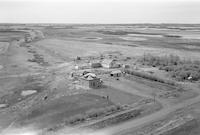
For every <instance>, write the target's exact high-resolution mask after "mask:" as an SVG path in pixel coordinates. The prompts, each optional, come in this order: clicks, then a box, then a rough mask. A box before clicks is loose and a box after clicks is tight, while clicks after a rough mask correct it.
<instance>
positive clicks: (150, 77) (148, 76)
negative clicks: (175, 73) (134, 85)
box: [124, 69, 176, 86]
mask: <svg viewBox="0 0 200 135" xmlns="http://www.w3.org/2000/svg"><path fill="white" fill-rule="evenodd" d="M124 72H125V73H127V74H130V75H135V76H138V77H142V78H145V79H148V80H152V81H156V82H160V83H165V84H168V85H173V86H174V85H176V83H175V82H174V81H171V80H167V79H163V78H160V77H157V76H154V75H150V74H147V73H144V72H138V71H135V70H129V69H125V70H124Z"/></svg>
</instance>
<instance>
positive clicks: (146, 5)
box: [0, 0, 200, 24]
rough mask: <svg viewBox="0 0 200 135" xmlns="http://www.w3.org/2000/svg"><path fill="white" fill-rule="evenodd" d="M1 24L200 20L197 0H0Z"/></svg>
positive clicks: (177, 21)
mask: <svg viewBox="0 0 200 135" xmlns="http://www.w3.org/2000/svg"><path fill="white" fill-rule="evenodd" d="M0 23H105V24H107V23H117V24H118V23H200V0H199V1H198V0H0Z"/></svg>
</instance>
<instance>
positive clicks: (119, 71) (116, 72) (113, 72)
mask: <svg viewBox="0 0 200 135" xmlns="http://www.w3.org/2000/svg"><path fill="white" fill-rule="evenodd" d="M118 73H122V71H121V70H114V71H112V72H111V74H118Z"/></svg>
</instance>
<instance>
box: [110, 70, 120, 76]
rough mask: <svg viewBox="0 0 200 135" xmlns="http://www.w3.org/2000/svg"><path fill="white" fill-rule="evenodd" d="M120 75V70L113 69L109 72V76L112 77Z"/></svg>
mask: <svg viewBox="0 0 200 135" xmlns="http://www.w3.org/2000/svg"><path fill="white" fill-rule="evenodd" d="M121 75H122V71H120V70H114V71H112V72H111V73H110V76H113V77H120V76H121Z"/></svg>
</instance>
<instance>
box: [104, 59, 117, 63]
mask: <svg viewBox="0 0 200 135" xmlns="http://www.w3.org/2000/svg"><path fill="white" fill-rule="evenodd" d="M113 61H114V60H113V59H104V60H103V61H102V63H105V64H110V63H111V62H113Z"/></svg>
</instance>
